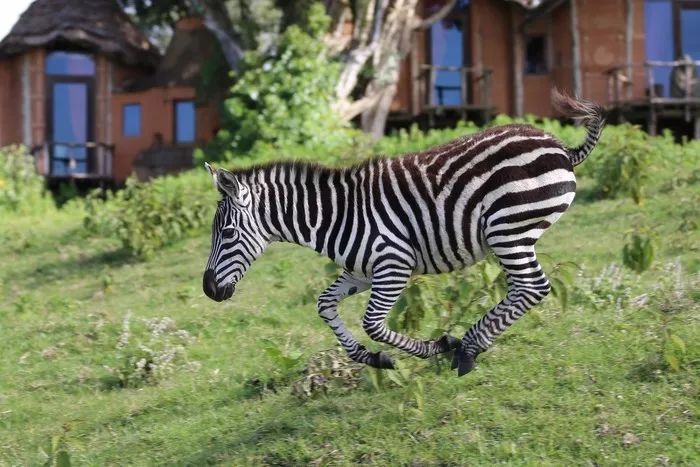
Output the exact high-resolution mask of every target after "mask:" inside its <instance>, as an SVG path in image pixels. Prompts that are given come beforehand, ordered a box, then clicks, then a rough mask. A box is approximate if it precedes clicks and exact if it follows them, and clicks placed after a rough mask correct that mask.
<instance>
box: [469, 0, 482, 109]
mask: <svg viewBox="0 0 700 467" xmlns="http://www.w3.org/2000/svg"><path fill="white" fill-rule="evenodd" d="M477 5H478V3H474V2H472V4H471V6H470V8H471V9H472V10H471V14H470V15H469V19H470V21H471V23H472V26H474V23H475V22H476V23H477V24H476V25H475V28H474V30H475V31H476V34H474V35H473V38H474V43H473V46H472V49H473V50H474V63H473V64H472V65H473V66H474V68H475V69H476V73H475V74H474V75H472V77H474V76H476V77H480V76H482V75H483V73H484V50H483V37H484V31H483V27H482V24H483V23H482V21H481V17H480V16H479V14H478V13H477V12H476V11H475V8H476V6H477ZM479 86H480V87H481V86H482V83H479ZM476 95H477V93H476V92H475V93H474V97H476ZM474 103H475V104H477V102H474ZM478 104H479V105H482V106H483V105H484V99H483V96H482V95H479V102H478Z"/></svg>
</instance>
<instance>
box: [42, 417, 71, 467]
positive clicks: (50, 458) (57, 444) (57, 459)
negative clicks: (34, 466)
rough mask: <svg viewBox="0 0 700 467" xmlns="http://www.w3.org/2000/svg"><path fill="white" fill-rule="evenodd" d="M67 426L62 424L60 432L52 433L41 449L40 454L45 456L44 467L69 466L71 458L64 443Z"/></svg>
mask: <svg viewBox="0 0 700 467" xmlns="http://www.w3.org/2000/svg"><path fill="white" fill-rule="evenodd" d="M67 432H68V427H66V426H64V427H63V430H62V432H61V433H60V434H56V435H53V436H52V437H51V440H50V442H49V444H48V446H47V447H46V449H43V450H42V454H43V455H44V456H45V458H46V462H44V467H70V466H71V460H70V454H69V452H68V444H67V443H66V433H67Z"/></svg>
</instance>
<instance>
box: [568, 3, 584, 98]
mask: <svg viewBox="0 0 700 467" xmlns="http://www.w3.org/2000/svg"><path fill="white" fill-rule="evenodd" d="M576 2H577V0H570V1H569V6H570V7H569V11H570V13H571V48H572V50H571V53H572V55H571V56H572V57H573V59H572V60H573V80H574V95H575V96H576V97H581V95H582V93H583V89H582V84H581V82H582V80H581V37H580V34H579V30H578V10H577V7H576Z"/></svg>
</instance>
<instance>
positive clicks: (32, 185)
mask: <svg viewBox="0 0 700 467" xmlns="http://www.w3.org/2000/svg"><path fill="white" fill-rule="evenodd" d="M50 205H51V203H50V199H49V198H48V197H46V196H45V190H44V178H43V177H42V176H41V175H39V174H38V173H37V171H36V166H35V164H34V159H33V158H32V157H31V155H29V153H28V152H27V150H26V149H25V148H24V147H22V146H8V147H5V148H0V210H2V209H5V210H9V211H14V212H17V211H28V210H35V209H37V208H41V209H45V208H47V207H48V206H50Z"/></svg>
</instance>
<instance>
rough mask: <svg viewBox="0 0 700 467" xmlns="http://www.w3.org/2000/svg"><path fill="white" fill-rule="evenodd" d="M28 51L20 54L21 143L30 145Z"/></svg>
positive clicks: (30, 105)
mask: <svg viewBox="0 0 700 467" xmlns="http://www.w3.org/2000/svg"><path fill="white" fill-rule="evenodd" d="M29 60H30V57H29V52H25V54H24V55H23V56H22V114H21V115H22V143H24V145H25V146H26V147H28V148H31V147H32V103H31V93H32V88H31V74H30V70H29V66H30V64H29Z"/></svg>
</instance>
